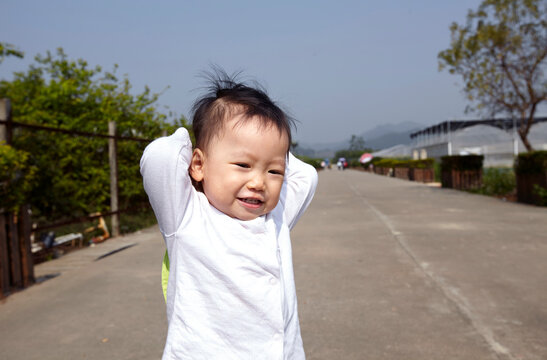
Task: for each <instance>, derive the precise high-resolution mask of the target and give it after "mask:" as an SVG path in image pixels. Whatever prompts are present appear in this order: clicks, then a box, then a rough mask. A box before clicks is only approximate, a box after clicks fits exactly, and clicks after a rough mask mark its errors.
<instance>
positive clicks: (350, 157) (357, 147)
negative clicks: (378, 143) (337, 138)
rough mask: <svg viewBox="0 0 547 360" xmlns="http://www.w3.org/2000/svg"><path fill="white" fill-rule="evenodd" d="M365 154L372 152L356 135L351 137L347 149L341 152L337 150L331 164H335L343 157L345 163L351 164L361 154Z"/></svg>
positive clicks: (360, 137) (361, 138)
mask: <svg viewBox="0 0 547 360" xmlns="http://www.w3.org/2000/svg"><path fill="white" fill-rule="evenodd" d="M366 152H372V149H369V148H366V147H365V140H364V139H363V137H362V136H357V135H351V139H350V141H349V146H348V148H347V149H343V150H338V151H337V152H336V153H335V154H334V158H333V159H332V163H333V164H336V162H337V161H338V159H339V158H341V157H343V158H346V161H347V162H348V163H350V164H351V163H353V162H354V161H355V160H359V158H360V157H361V155H363V153H366Z"/></svg>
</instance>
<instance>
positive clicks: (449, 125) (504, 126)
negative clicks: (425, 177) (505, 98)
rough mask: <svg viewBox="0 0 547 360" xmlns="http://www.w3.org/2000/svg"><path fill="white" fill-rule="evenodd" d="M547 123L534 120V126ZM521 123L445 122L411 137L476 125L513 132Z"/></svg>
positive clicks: (518, 120) (491, 120)
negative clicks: (514, 126)
mask: <svg viewBox="0 0 547 360" xmlns="http://www.w3.org/2000/svg"><path fill="white" fill-rule="evenodd" d="M545 121H547V117H537V118H534V124H539V123H541V122H545ZM520 123H521V120H520V119H488V120H448V121H443V122H442V123H439V124H437V125H433V126H429V127H427V128H425V129H422V130H419V131H416V132H413V133H411V134H410V137H411V138H412V139H414V138H415V137H417V136H419V135H433V134H444V133H448V132H454V131H457V130H462V129H465V128H467V127H470V126H475V125H488V126H493V127H496V128H498V129H501V130H511V129H513V124H515V125H516V126H517V128H518V127H520Z"/></svg>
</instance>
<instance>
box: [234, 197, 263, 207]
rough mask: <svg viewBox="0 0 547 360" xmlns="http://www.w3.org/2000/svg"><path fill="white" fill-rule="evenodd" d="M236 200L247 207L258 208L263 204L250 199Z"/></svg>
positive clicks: (260, 201) (257, 200)
mask: <svg viewBox="0 0 547 360" xmlns="http://www.w3.org/2000/svg"><path fill="white" fill-rule="evenodd" d="M238 200H239V201H241V202H242V203H243V205H245V206H248V207H259V206H260V205H262V203H263V201H262V200H259V199H252V198H238Z"/></svg>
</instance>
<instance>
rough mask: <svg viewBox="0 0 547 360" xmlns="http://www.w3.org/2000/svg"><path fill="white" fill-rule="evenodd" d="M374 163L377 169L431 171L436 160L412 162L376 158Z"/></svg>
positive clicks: (408, 160)
mask: <svg viewBox="0 0 547 360" xmlns="http://www.w3.org/2000/svg"><path fill="white" fill-rule="evenodd" d="M376 159H377V160H376V161H374V162H373V164H374V166H376V167H387V168H392V167H399V168H414V169H430V168H432V167H433V163H434V162H435V160H434V159H422V160H410V159H406V158H383V159H380V158H376ZM373 160H374V159H373Z"/></svg>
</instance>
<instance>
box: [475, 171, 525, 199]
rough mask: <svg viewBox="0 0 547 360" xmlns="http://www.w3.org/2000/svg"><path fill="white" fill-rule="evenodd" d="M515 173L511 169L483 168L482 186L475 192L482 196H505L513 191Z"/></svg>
mask: <svg viewBox="0 0 547 360" xmlns="http://www.w3.org/2000/svg"><path fill="white" fill-rule="evenodd" d="M515 188H516V180H515V172H514V171H513V169H512V168H485V169H484V171H483V175H482V186H481V188H480V189H479V190H478V191H477V192H478V193H480V194H484V195H498V196H502V195H507V194H510V193H512V192H514V191H515Z"/></svg>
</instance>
